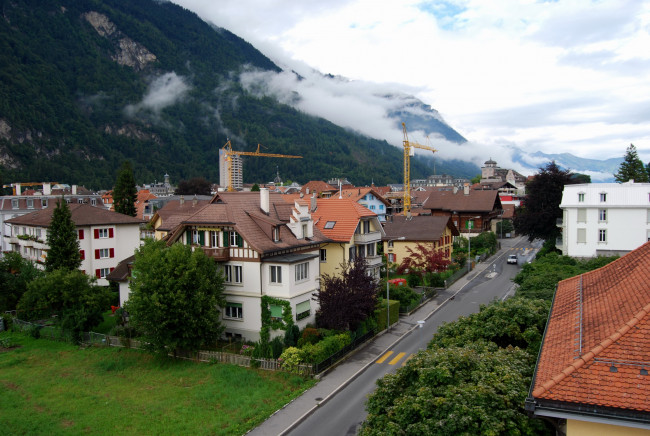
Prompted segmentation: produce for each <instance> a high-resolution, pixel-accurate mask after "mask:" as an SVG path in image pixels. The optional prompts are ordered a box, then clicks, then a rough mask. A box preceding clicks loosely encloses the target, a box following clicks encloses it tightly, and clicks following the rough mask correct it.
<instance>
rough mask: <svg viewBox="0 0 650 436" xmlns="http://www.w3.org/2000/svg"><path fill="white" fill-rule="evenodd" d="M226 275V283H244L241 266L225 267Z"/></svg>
mask: <svg viewBox="0 0 650 436" xmlns="http://www.w3.org/2000/svg"><path fill="white" fill-rule="evenodd" d="M224 275H225V276H226V278H225V282H226V283H241V282H242V267H241V265H224Z"/></svg>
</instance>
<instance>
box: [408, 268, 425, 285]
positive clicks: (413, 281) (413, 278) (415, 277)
mask: <svg viewBox="0 0 650 436" xmlns="http://www.w3.org/2000/svg"><path fill="white" fill-rule="evenodd" d="M406 283H408V285H409V287H411V288H414V287H416V286H420V284H422V277H420V275H419V274H418V273H415V272H410V273H409V275H408V276H406Z"/></svg>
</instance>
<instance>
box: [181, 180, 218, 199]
mask: <svg viewBox="0 0 650 436" xmlns="http://www.w3.org/2000/svg"><path fill="white" fill-rule="evenodd" d="M174 193H175V194H176V195H210V194H211V193H212V184H210V182H208V181H207V180H206V179H204V178H203V177H193V178H191V179H189V180H181V181H180V182H178V187H177V188H176V191H175V192H174Z"/></svg>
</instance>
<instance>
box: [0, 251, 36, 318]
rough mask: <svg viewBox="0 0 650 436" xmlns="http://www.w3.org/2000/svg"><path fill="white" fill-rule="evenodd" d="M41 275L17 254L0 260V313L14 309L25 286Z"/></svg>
mask: <svg viewBox="0 0 650 436" xmlns="http://www.w3.org/2000/svg"><path fill="white" fill-rule="evenodd" d="M41 275H42V271H41V270H39V269H38V268H36V266H35V265H34V264H33V263H32V262H30V261H29V260H27V259H25V258H23V257H22V256H21V255H20V254H19V253H16V252H13V251H12V252H10V253H6V254H5V255H4V257H3V258H2V259H0V313H2V312H4V311H5V310H14V309H16V306H17V305H18V302H19V301H20V299H21V298H22V296H23V294H24V293H25V291H26V290H27V284H28V283H29V282H31V281H32V280H34V279H36V278H37V277H40V276H41Z"/></svg>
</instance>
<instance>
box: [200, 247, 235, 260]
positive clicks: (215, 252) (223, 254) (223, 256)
mask: <svg viewBox="0 0 650 436" xmlns="http://www.w3.org/2000/svg"><path fill="white" fill-rule="evenodd" d="M203 252H204V253H205V255H206V256H208V257H211V258H212V259H214V260H216V261H217V262H228V261H229V260H230V249H229V248H213V247H203Z"/></svg>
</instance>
